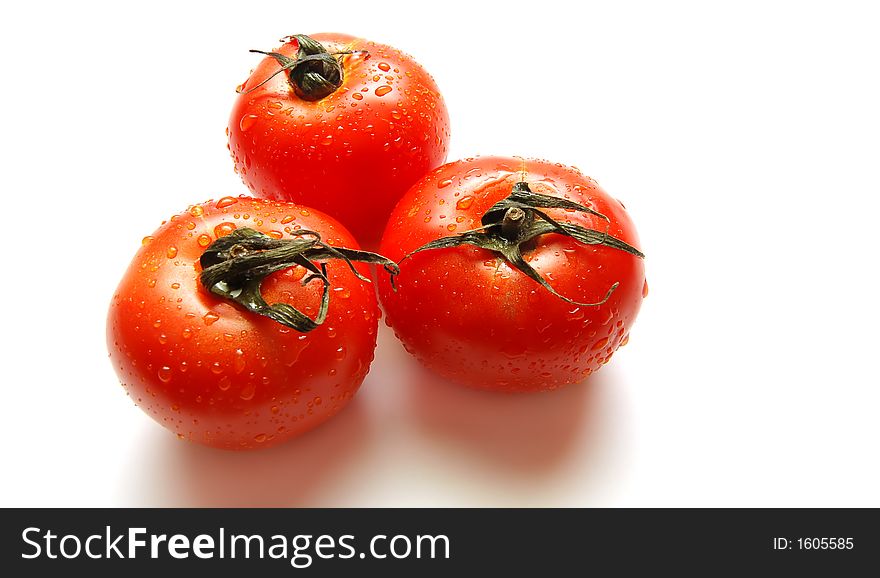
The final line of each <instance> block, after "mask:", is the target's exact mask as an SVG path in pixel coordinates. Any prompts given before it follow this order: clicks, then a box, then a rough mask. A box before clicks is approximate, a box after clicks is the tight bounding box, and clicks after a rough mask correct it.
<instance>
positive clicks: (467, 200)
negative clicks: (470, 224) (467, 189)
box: [455, 196, 474, 210]
mask: <svg viewBox="0 0 880 578" xmlns="http://www.w3.org/2000/svg"><path fill="white" fill-rule="evenodd" d="M472 204H474V198H473V197H470V196H468V197H462V198H460V199H459V200H458V202H457V203H455V208H456V209H461V210H465V209H469V208H470V206H471V205H472Z"/></svg>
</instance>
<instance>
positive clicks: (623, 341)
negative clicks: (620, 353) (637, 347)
mask: <svg viewBox="0 0 880 578" xmlns="http://www.w3.org/2000/svg"><path fill="white" fill-rule="evenodd" d="M627 343H629V333H627V334H626V335H624V336H623V339H621V340H620V347H623V346H624V345H626V344H627Z"/></svg>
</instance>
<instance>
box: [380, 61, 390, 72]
mask: <svg viewBox="0 0 880 578" xmlns="http://www.w3.org/2000/svg"><path fill="white" fill-rule="evenodd" d="M379 69H380V70H382V71H383V72H388V71H389V70H391V65H389V64H388V63H387V62H380V63H379Z"/></svg>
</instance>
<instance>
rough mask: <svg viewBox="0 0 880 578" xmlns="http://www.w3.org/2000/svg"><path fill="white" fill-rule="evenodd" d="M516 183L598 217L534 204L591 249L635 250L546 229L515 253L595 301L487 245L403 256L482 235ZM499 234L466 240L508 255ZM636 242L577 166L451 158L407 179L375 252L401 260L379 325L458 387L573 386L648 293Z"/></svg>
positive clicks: (616, 341) (383, 292)
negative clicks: (574, 228)
mask: <svg viewBox="0 0 880 578" xmlns="http://www.w3.org/2000/svg"><path fill="white" fill-rule="evenodd" d="M520 181H523V182H525V183H527V185H528V188H529V189H530V190H531V192H532V193H536V194H540V195H547V196H549V197H554V198H562V199H567V200H568V201H569V202H570V201H573V202H575V203H578V204H580V205H584V206H585V207H586V208H589V209H591V210H592V211H595V212H597V213H601V215H604V216H605V217H607V221H606V220H605V219H604V218H602V216H601V215H599V216H597V215H596V214H593V213H590V212H583V211H574V210H571V209H568V210H566V209H562V208H544V209H540V210H542V211H543V212H544V213H545V214H546V215H547V216H548V217H551V218H553V219H555V220H556V221H557V222H559V223H564V224H566V226H569V225H568V224H575V225H580V226H582V227H584V228H587V229H592V230H594V232H593V233H590V235H592V237H591V239H592V240H593V242H595V243H598V242H599V241H605V242H607V243H611V244H612V245H618V246H619V247H625V246H627V245H626V244H628V246H632V247H630V248H631V249H632V250H633V251H634V253H633V252H629V251H628V250H623V249H621V248H618V247H615V246H608V245H605V244H583V243H581V242H578V241H577V240H575V239H574V238H571V237H569V236H564V235H562V234H558V233H556V232H547V233H545V234H541V235H538V236H536V237H535V238H534V239H533V240H531V241H528V242H525V243H523V244H522V245H521V246H520V249H521V250H522V255H523V256H524V260H525V262H526V263H527V265H525V266H526V267H528V266H531V267H532V268H534V270H535V271H536V273H537V274H538V275H539V276H540V277H541V278H542V279H544V280H545V281H546V282H547V283H548V284H549V285H550V286H551V287H552V288H553V290H555V291H557V292H558V293H559V294H561V295H562V296H564V297H566V298H569V299H571V300H574V301H577V302H581V303H594V304H593V305H578V304H572V303H570V302H567V301H566V300H564V299H563V298H561V297H560V296H557V295H554V294H553V292H552V291H551V290H550V289H548V288H546V287H542V286H541V285H540V284H539V283H538V282H537V281H536V280H535V279H533V278H530V277H529V276H527V275H526V274H525V273H523V272H522V271H521V270H519V269H517V268H516V267H514V266H513V265H512V264H511V263H510V262H508V261H507V260H506V259H504V258H502V257H501V256H500V254H499V253H497V252H493V251H491V250H488V249H486V248H481V247H477V246H473V245H470V244H462V245H460V246H455V247H451V246H449V247H447V248H433V249H429V250H424V251H421V252H418V253H415V254H413V255H411V256H410V257H406V256H407V255H409V254H411V253H412V252H413V251H415V250H416V249H419V248H420V247H422V246H424V245H425V244H426V243H429V242H435V243H436V242H438V241H437V240H438V239H441V238H444V237H452V238H453V244H455V243H459V242H460V240H461V238H458V240H456V239H455V236H456V235H459V234H461V233H463V232H466V231H469V230H474V229H478V228H480V227H481V218H482V217H483V216H484V214H485V213H487V211H489V209H490V208H491V207H493V205H495V203H498V202H499V201H502V200H503V199H505V198H507V197H508V196H509V195H511V193H512V191H513V189H514V186H515V185H516V186H517V187H521V186H522V185H517V183H519V182H520ZM533 196H534V195H533ZM563 202H564V201H563ZM544 206H546V205H544ZM501 212H502V213H503V211H501ZM514 212H516V211H514ZM499 214H500V213H499ZM521 217H522V215H515V216H514V218H515V219H516V218H521ZM534 222H540V223H546V222H545V221H543V220H542V219H541V218H540V217H535V221H534ZM548 226H549V225H548ZM500 227H501V225H493V226H492V227H489V228H487V229H482V230H481V231H480V232H479V233H480V234H478V235H477V236H476V237H472V238H473V239H474V240H475V242H479V243H488V242H490V241H487V240H486V239H487V238H488V237H485V235H486V234H487V233H491V235H494V237H492V240H491V242H492V243H496V244H498V243H502V245H503V246H505V247H507V248H508V249H506V250H509V249H510V246H511V245H510V243H507V242H506V241H503V240H502V241H499V236H500V235H501V228H500ZM606 231H607V234H608V235H610V236H611V237H606V236H605V233H606ZM620 241H623V242H624V243H623V244H621V243H620ZM444 242H446V243H447V244H449V240H448V239H447V240H446V241H444ZM499 246H501V245H499ZM637 246H638V238H637V236H636V231H635V228H634V227H633V223H632V221H630V218H629V216H628V215H627V213H626V211H625V209H624V207H623V205H622V204H621V203H620V202H619V201H617V200H615V199H613V198H612V197H610V196H609V195H608V194H607V193H605V191H603V190H602V189H600V188H599V186H598V185H597V184H596V182H595V181H593V180H592V179H591V178H589V177H586V176H584V175H583V174H581V173H580V172H579V171H578V170H577V169H573V168H569V167H565V166H563V165H560V164H552V163H549V162H546V161H539V160H522V159H512V158H497V157H486V158H477V159H467V160H464V161H458V162H454V163H450V164H447V165H444V166H442V167H440V168H439V169H437V170H436V171H434V172H432V173H430V174H429V175H427V176H426V177H424V178H423V179H422V180H421V181H419V182H418V183H417V184H415V185H414V186H413V187H412V188H411V189H410V190H409V191H408V192H407V193H406V194H405V195H404V197H403V198H402V199H401V201H400V202H399V203H398V205H397V207H396V208H395V209H394V212H393V213H392V215H391V218H390V219H389V221H388V226H387V228H386V230H385V235H384V237H383V239H382V244H381V249H380V251H381V252H382V254H383V255H385V256H387V257H389V258H391V259H394V260H395V261H397V262H398V263H400V275H399V276H398V277H397V280H396V283H397V287H398V289H397V291H396V292H395V291H394V290H393V289H392V287H391V286H390V284H389V283H388V282H387V281H385V280H380V285H379V294H380V298H381V301H382V304H383V306H384V308H385V312H386V323H388V325H389V326H391V327H393V329H394V332H395V334H396V335H397V336H398V338H400V340H401V341H403V344H404V346H405V347H406V348H407V350H408V351H409V352H410V353H412V354H414V355H415V356H416V357H417V358H418V359H419V360H420V361H421V362H422V363H423V364H424V365H426V366H427V367H428V368H430V369H432V370H434V371H436V372H437V373H439V374H441V375H443V376H445V377H447V378H449V379H452V380H456V381H459V382H462V383H465V384H468V385H472V386H476V387H484V388H491V389H498V390H509V391H534V390H543V389H552V388H556V387H559V386H561V385H564V384H568V383H574V382H578V381H581V380H583V379H584V378H585V377H586V376H588V375H590V374H591V373H592V372H594V371H596V370H597V369H599V368H600V367H601V366H602V365H603V364H605V363H607V362H608V360H609V359H611V355H612V354H613V353H614V351H615V350H616V349H617V348H618V347H619V346H620V345H623V344H624V343H626V341H627V339H628V336H629V330H630V327H632V324H633V322H634V321H635V318H636V314H637V313H638V311H639V307H640V305H641V302H642V298H643V294H644V293H645V292H646V291H647V285H646V284H645V274H644V266H643V259H642V257H643V255H641V253H640V252H639V251H637V250H636V249H635V247H637ZM609 292H610V294H609ZM606 297H607V300H604V299H605V298H606ZM603 300H604V302H603ZM595 303H601V304H595Z"/></svg>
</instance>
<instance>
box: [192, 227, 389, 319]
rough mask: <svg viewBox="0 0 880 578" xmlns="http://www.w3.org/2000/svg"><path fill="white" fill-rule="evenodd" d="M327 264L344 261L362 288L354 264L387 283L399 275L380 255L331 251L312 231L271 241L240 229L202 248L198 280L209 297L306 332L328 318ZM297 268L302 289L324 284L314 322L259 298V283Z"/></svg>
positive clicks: (296, 311)
mask: <svg viewBox="0 0 880 578" xmlns="http://www.w3.org/2000/svg"><path fill="white" fill-rule="evenodd" d="M331 259H341V260H343V261H345V262H346V263H347V264H348V266H349V268H350V269H351V272H352V273H353V274H354V275H355V276H356V277H357V278H358V279H360V280H361V281H365V282H367V283H369V282H370V280H369V279H367V278H366V277H364V276H363V275H361V274H360V273H358V271H357V269H355V267H354V264H353V261H359V262H361V263H375V264H377V265H382V266H383V267H384V268H385V270H386V271H387V272H388V273H389V274H390V275H391V276H392V279H393V278H394V275H397V274H398V273H399V272H400V268H399V267H398V266H397V264H396V263H394V261H391V260H390V259H387V258H385V257H383V256H382V255H378V254H376V253H370V252H369V251H359V250H356V249H346V248H343V247H331V246H330V245H327V244H326V243H323V242H322V241H321V236H320V235H319V234H318V233H315V232H313V231H305V230H302V231H297V232H296V237H295V238H293V239H273V238H272V237H269V236H268V235H264V234H263V233H260V232H258V231H255V230H253V229H249V228H242V229H236V230H235V231H233V232H232V233H231V234H229V235H226V236H225V237H220V238H219V239H217V240H216V241H214V242H213V243H211V245H209V246H208V248H207V249H205V252H204V253H203V254H202V256H201V258H200V259H199V263H200V264H201V266H202V273H201V275H200V276H199V280H200V281H201V283H202V285H204V286H205V288H207V289H208V290H209V291H211V293H214V294H215V295H219V296H220V297H223V298H225V299H228V300H230V301H233V302H235V303H237V304H239V305H241V306H242V307H244V308H245V309H247V310H248V311H252V312H253V313H257V314H259V315H263V316H265V317H268V318H270V319H272V320H274V321H277V322H278V323H280V324H282V325H285V326H287V327H290V328H292V329H296V330H297V331H300V332H302V333H305V332H308V331H312V330H313V329H315V328H317V327H318V326H320V325H321V324H322V323H323V322H324V320H325V318H326V317H327V308H328V306H329V304H330V285H331V284H330V280H329V279H328V278H327V264H326V262H327V261H328V260H331ZM296 265H299V266H301V267H305V269H306V270H307V271H308V275H306V276H305V277H303V280H302V284H303V285H304V286H305V285H307V284H308V283H310V282H312V281H320V282H322V283H323V284H324V291H323V293H322V296H321V306H320V308H319V310H318V314H317V316H316V317H315V319H310V318H309V317H308V316H307V315H305V314H304V313H302V312H301V311H299V310H297V309H296V308H294V307H292V306H291V305H288V304H287V303H275V304H274V305H269V304H268V303H266V301H265V300H264V299H263V296H262V294H261V293H260V285H261V284H262V282H263V279H265V278H266V277H267V276H269V275H271V274H272V273H275V272H277V271H283V270H284V269H288V268H290V267H294V266H296Z"/></svg>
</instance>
